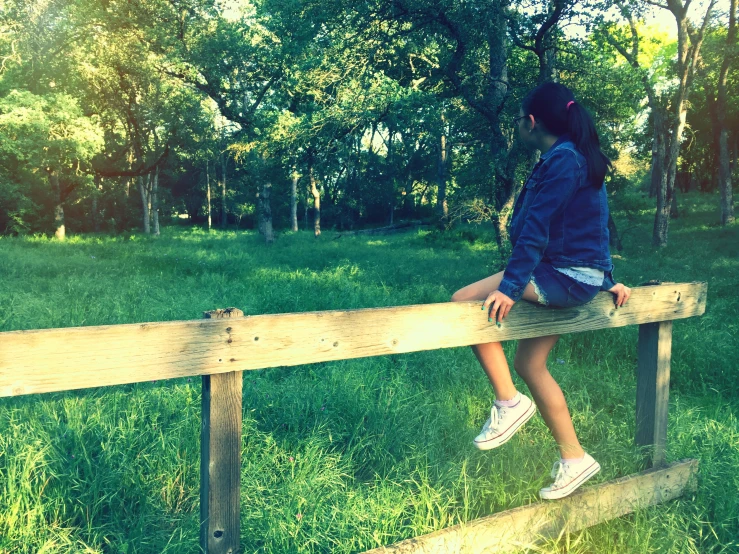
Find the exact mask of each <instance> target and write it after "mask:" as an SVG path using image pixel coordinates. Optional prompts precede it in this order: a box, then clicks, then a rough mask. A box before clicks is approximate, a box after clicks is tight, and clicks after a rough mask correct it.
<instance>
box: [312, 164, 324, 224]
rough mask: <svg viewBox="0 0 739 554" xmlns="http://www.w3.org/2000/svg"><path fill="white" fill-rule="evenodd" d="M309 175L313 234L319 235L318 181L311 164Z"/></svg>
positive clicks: (319, 204)
mask: <svg viewBox="0 0 739 554" xmlns="http://www.w3.org/2000/svg"><path fill="white" fill-rule="evenodd" d="M309 177H310V193H311V195H312V196H313V235H314V236H315V237H319V236H320V235H321V192H320V191H319V190H318V183H317V182H316V176H315V173H314V172H313V165H312V164H311V165H310V169H309Z"/></svg>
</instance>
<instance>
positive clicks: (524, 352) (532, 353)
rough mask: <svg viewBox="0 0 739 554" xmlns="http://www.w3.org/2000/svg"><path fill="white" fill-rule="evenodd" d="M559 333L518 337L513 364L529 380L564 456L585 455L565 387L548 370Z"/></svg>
mask: <svg viewBox="0 0 739 554" xmlns="http://www.w3.org/2000/svg"><path fill="white" fill-rule="evenodd" d="M558 339H559V335H551V336H548V337H536V338H533V339H522V340H520V341H518V349H517V350H516V358H515V360H514V362H513V367H514V368H516V372H517V373H518V374H519V375H520V376H521V378H522V379H523V380H524V381H525V382H526V384H527V385H528V387H529V390H530V391H531V395H532V396H533V397H534V402H536V407H537V408H539V412H540V413H541V416H542V417H543V418H544V422H545V423H546V424H547V427H549V430H550V431H551V432H552V435H553V436H554V440H555V441H557V445H558V446H559V452H560V456H561V457H562V458H582V457H583V456H584V455H585V452H584V451H583V449H582V447H581V446H580V441H578V440H577V435H576V434H575V428H574V426H573V425H572V418H571V417H570V411H569V410H568V408H567V402H566V401H565V397H564V394H562V389H561V388H560V387H559V385H558V384H557V382H556V381H555V380H554V377H552V375H551V374H550V373H549V370H547V357H548V356H549V352H550V351H551V350H552V347H554V344H555V343H556V342H557V340H558Z"/></svg>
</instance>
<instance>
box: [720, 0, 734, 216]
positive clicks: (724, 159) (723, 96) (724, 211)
mask: <svg viewBox="0 0 739 554" xmlns="http://www.w3.org/2000/svg"><path fill="white" fill-rule="evenodd" d="M736 10H737V0H731V8H730V12H729V32H728V35H727V36H726V49H725V50H724V59H723V62H722V63H721V70H720V72H719V79H718V95H717V101H716V104H717V108H718V109H717V111H718V113H720V114H725V113H726V109H727V87H728V83H727V81H728V74H729V65H730V63H731V61H732V58H734V57H736V52H735V50H736V41H737V38H736V34H737V22H736ZM718 132H719V151H718V156H719V163H718V171H719V177H718V186H719V190H720V191H721V224H722V225H726V224H728V223H733V222H734V219H735V218H734V198H733V191H732V188H731V166H730V165H729V137H728V135H729V130H728V128H727V124H726V118H725V117H722V118H720V122H719V130H718Z"/></svg>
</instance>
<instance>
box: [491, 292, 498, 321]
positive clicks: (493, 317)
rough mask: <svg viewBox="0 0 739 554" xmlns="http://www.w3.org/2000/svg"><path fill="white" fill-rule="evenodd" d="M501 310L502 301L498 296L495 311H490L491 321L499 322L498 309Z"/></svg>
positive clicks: (494, 303)
mask: <svg viewBox="0 0 739 554" xmlns="http://www.w3.org/2000/svg"><path fill="white" fill-rule="evenodd" d="M499 308H500V299H499V298H498V297H497V296H496V297H495V302H493V309H492V310H491V311H490V316H489V317H490V319H495V320H496V321H497V320H498V309H499Z"/></svg>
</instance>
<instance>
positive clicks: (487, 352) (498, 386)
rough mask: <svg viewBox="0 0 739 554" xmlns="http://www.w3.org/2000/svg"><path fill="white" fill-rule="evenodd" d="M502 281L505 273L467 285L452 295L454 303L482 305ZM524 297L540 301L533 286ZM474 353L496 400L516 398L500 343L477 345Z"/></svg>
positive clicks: (527, 289) (528, 286) (473, 348)
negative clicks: (475, 302)
mask: <svg viewBox="0 0 739 554" xmlns="http://www.w3.org/2000/svg"><path fill="white" fill-rule="evenodd" d="M502 280H503V272H502V271H501V272H500V273H496V274H495V275H493V276H491V277H486V278H485V279H482V280H481V281H477V282H476V283H472V284H471V285H467V286H466V287H464V288H462V289H460V290H458V291H457V292H455V293H454V294H453V295H452V302H465V301H471V300H479V301H480V303H482V302H484V301H485V299H486V298H487V297H488V295H489V294H490V293H491V292H493V291H496V290H498V287H499V286H500V282H501V281H502ZM523 297H524V298H525V299H526V300H531V301H532V302H537V301H538V297H537V295H536V291H535V290H534V287H533V286H532V285H531V284H528V285H526V290H525V291H524V295H523ZM472 351H473V352H474V353H475V356H477V360H478V361H479V362H480V365H481V366H482V369H483V370H484V371H485V374H486V375H487V376H488V379H489V380H490V384H491V385H492V386H493V390H494V391H495V398H496V399H498V400H510V399H511V398H513V397H514V396H516V386H515V385H514V384H513V379H511V370H510V369H509V367H508V362H507V361H506V357H505V354H504V353H503V346H502V345H501V344H500V343H499V342H488V343H484V344H476V345H475V346H473V347H472Z"/></svg>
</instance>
